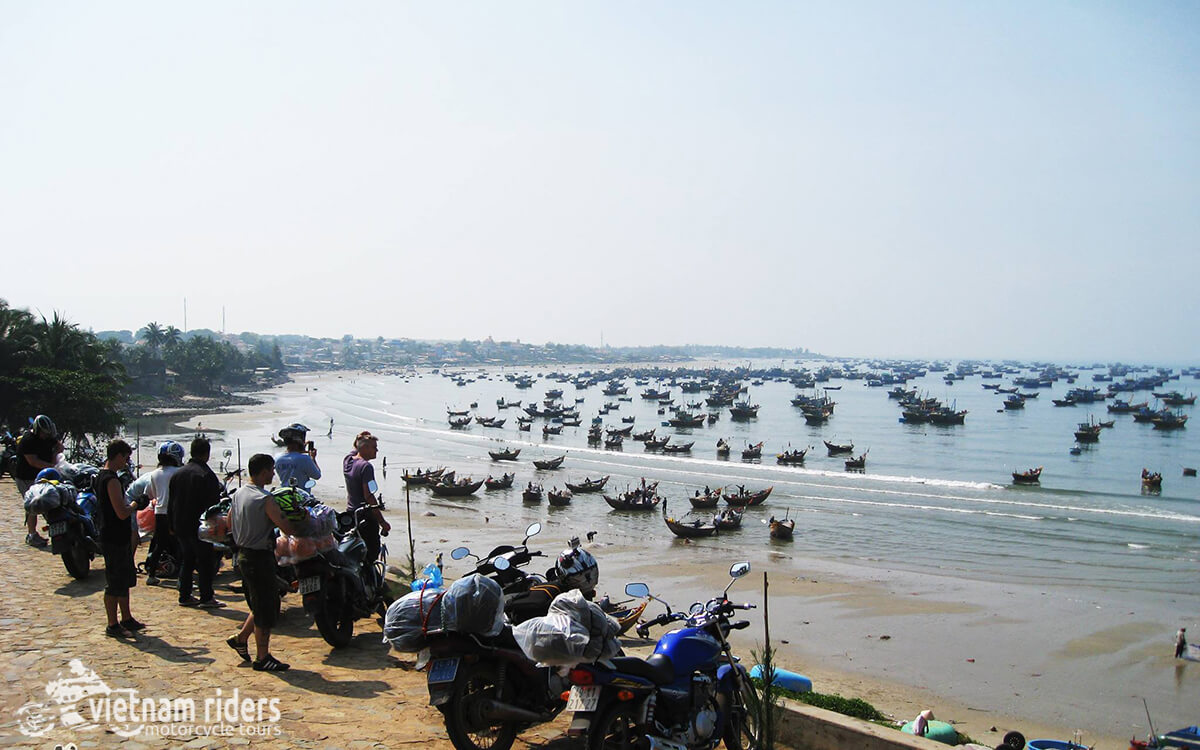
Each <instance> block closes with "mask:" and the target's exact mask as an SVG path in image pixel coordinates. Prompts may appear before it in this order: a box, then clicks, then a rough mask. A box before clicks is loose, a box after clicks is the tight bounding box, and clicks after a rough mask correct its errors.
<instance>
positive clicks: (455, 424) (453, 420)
mask: <svg viewBox="0 0 1200 750" xmlns="http://www.w3.org/2000/svg"><path fill="white" fill-rule="evenodd" d="M470 426H471V418H470V417H450V429H452V430H465V429H467V428H468V427H470Z"/></svg>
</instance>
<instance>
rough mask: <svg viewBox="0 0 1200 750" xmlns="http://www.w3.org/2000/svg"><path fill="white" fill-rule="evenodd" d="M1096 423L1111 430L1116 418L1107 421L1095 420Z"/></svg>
mask: <svg viewBox="0 0 1200 750" xmlns="http://www.w3.org/2000/svg"><path fill="white" fill-rule="evenodd" d="M1096 424H1098V425H1100V426H1101V427H1103V428H1104V429H1106V430H1111V429H1112V428H1113V427H1114V426H1115V425H1116V424H1117V420H1115V419H1110V420H1108V421H1107V422H1097V423H1096Z"/></svg>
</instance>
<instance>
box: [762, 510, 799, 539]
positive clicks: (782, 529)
mask: <svg viewBox="0 0 1200 750" xmlns="http://www.w3.org/2000/svg"><path fill="white" fill-rule="evenodd" d="M768 523H769V524H770V527H771V538H772V539H779V540H780V541H784V542H790V541H791V540H792V533H793V532H794V531H795V530H796V522H795V521H793V520H792V519H790V518H788V517H787V515H786V514H784V517H783V518H776V517H775V516H771V520H770V521H769V522H768Z"/></svg>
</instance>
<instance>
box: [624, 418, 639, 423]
mask: <svg viewBox="0 0 1200 750" xmlns="http://www.w3.org/2000/svg"><path fill="white" fill-rule="evenodd" d="M636 419H637V417H621V424H633V423H634V420H636Z"/></svg>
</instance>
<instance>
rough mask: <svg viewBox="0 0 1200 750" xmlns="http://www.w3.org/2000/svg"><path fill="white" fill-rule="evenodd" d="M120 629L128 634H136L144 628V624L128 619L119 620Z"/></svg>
mask: <svg viewBox="0 0 1200 750" xmlns="http://www.w3.org/2000/svg"><path fill="white" fill-rule="evenodd" d="M121 627H123V628H125V629H126V630H128V631H130V632H137V631H139V630H141V629H142V628H144V627H146V623H144V622H138V621H137V620H135V619H133V618H132V617H130V618H129V619H127V620H121Z"/></svg>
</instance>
